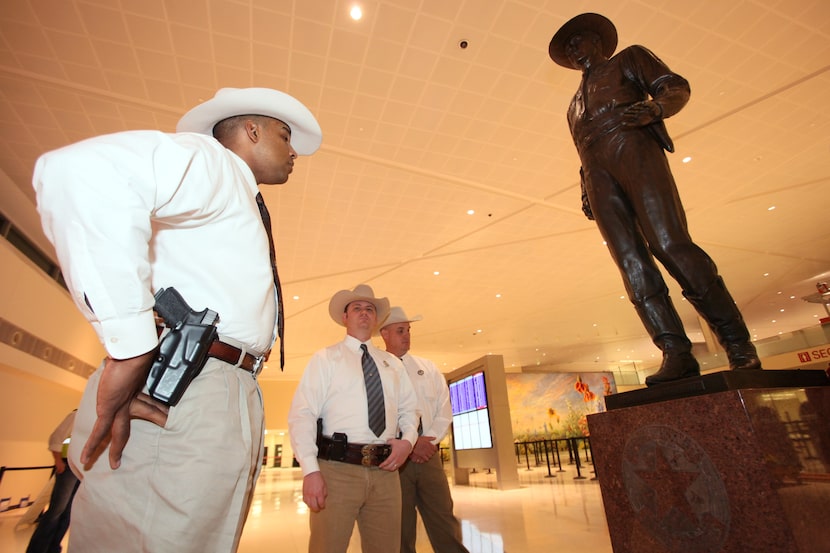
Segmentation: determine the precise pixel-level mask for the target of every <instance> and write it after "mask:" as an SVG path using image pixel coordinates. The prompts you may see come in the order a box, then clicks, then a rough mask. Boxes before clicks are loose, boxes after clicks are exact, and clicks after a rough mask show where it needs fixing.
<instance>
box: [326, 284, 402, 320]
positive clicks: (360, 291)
mask: <svg viewBox="0 0 830 553" xmlns="http://www.w3.org/2000/svg"><path fill="white" fill-rule="evenodd" d="M354 301H367V302H369V303H371V304H372V305H374V306H375V312H376V313H377V320H378V322H380V321H383V320H384V319H386V317H388V316H389V298H376V297H375V292H374V290H372V288H371V286H369V285H368V284H358V285H357V286H355V288H354V290H340V291H339V292H337V293H336V294H335V295H333V296H332V297H331V301H329V315H330V316H331V318H332V320H334V322H336V323H337V324H339V325H340V326H345V325H344V324H343V313H345V312H346V307H347V306H348V305H349V304H350V303H352V302H354Z"/></svg>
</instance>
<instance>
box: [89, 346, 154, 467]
mask: <svg viewBox="0 0 830 553" xmlns="http://www.w3.org/2000/svg"><path fill="white" fill-rule="evenodd" d="M154 355H155V350H152V351H148V352H147V353H144V354H142V355H139V356H137V357H131V358H129V359H111V358H108V359H107V360H106V363H105V364H104V370H103V372H102V373H101V380H100V382H99V383H98V396H97V398H96V399H97V402H96V408H95V410H96V414H97V415H98V418H97V420H96V421H95V426H93V427H92V432H91V433H90V435H89V438H88V439H87V441H86V444H84V449H83V451H82V452H81V463H82V464H83V465H84V468H85V469H87V470H88V469H89V468H90V467H91V466H92V464H93V463H95V461H96V460H97V458H98V456H100V455H101V453H102V452H103V451H104V449H105V448H106V447H107V444H109V446H110V453H109V463H110V468H112V469H117V468H118V467H119V466H120V465H121V453H122V452H123V451H124V446H126V445H127V440H129V438H130V419H131V418H132V409H131V406H132V404H133V400H135V398H136V396H137V395H138V393H139V392H140V391H141V389H142V388H143V387H144V384H145V382H146V381H147V373H148V372H149V370H150V365H151V364H152V362H153V356H154ZM148 415H149V414H148ZM154 416H155V417H156V419H158V416H156V415H154ZM140 418H144V417H140ZM165 418H166V417H165ZM148 420H153V419H148ZM153 422H155V420H153Z"/></svg>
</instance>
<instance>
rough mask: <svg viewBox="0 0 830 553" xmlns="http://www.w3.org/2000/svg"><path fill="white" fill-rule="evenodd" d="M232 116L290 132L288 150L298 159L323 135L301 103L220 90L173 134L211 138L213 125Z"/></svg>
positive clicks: (281, 95)
mask: <svg viewBox="0 0 830 553" xmlns="http://www.w3.org/2000/svg"><path fill="white" fill-rule="evenodd" d="M235 115H265V116H268V117H273V118H274V119H279V120H280V121H282V122H283V123H285V124H286V125H288V126H289V128H291V146H293V147H294V149H295V150H296V151H297V153H298V154H300V155H305V156H307V155H311V154H313V153H314V152H316V151H317V148H319V147H320V143H321V142H322V141H323V131H321V130H320V125H319V124H318V123H317V119H315V118H314V115H312V114H311V112H310V111H309V110H308V108H307V107H305V106H304V105H303V104H302V102H300V101H299V100H297V99H296V98H294V97H293V96H289V95H288V94H286V93H285V92H280V91H279V90H273V89H271V88H222V89H219V90H218V91H217V92H216V95H215V96H214V97H213V98H211V99H210V100H208V101H206V102H203V103H201V104H199V105H198V106H196V107H194V108H193V109H191V110H190V111H188V112H187V113H185V114H184V116H183V117H182V118H181V119H180V120H179V124H178V125H176V132H197V133H200V134H208V135H211V136H212V135H213V127H214V126H216V123H218V122H219V121H222V120H223V119H227V118H228V117H233V116H235Z"/></svg>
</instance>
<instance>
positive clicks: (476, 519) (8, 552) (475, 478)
mask: <svg viewBox="0 0 830 553" xmlns="http://www.w3.org/2000/svg"><path fill="white" fill-rule="evenodd" d="M563 469H564V472H552V475H553V476H552V477H549V476H548V470H547V468H532V469H530V470H528V469H527V468H526V467H525V466H520V467H519V481H520V487H519V488H518V489H514V490H504V491H501V490H498V489H496V487H497V484H496V475H495V474H488V473H487V472H478V473H474V474H471V475H470V485H469V486H452V494H453V498H454V500H455V513H456V516H458V518H459V519H460V520H461V524H462V529H463V533H464V544H465V545H466V546H467V548H468V549H469V550H470V553H531V552H534V553H535V552H539V551H556V552H557V553H584V552H586V551H590V552H591V553H611V540H610V538H609V536H608V526H607V525H606V521H605V513H604V511H603V506H602V498H601V495H600V489H599V483H598V482H597V481H596V480H592V479H591V477H592V476H593V475H592V474H591V473H586V472H585V468H584V467H583V469H582V471H581V475H582V476H583V477H585V478H582V479H576V478H575V477H576V476H577V472H576V469H575V468H573V467H572V466H568V465H563ZM589 470H590V469H589ZM24 514H25V511H24V510H22V509H15V510H11V511H7V512H4V513H0V551H3V552H5V553H23V552H24V551H25V550H26V544H27V543H28V540H29V536H30V535H31V533H32V527H31V526H30V525H25V524H20V522H21V520H22V519H23V517H24ZM307 547H308V510H307V509H306V507H305V504H304V503H303V501H302V477H301V474H300V472H299V469H284V468H266V469H264V470H263V471H262V475H261V476H260V479H259V483H258V485H257V489H256V497H255V498H254V504H253V506H252V509H251V513H250V516H249V518H248V522H247V524H246V526H245V530H244V532H243V534H242V542H241V544H240V548H239V553H264V552H272V551H279V552H280V553H305V552H306V551H307ZM64 551H66V549H64ZM359 551H360V537H359V535H358V534H357V531H355V535H354V537H353V539H352V544H351V546H350V547H349V553H358V552H359ZM431 552H432V548H431V547H430V545H429V541H428V540H427V537H426V534H425V531H424V529H423V527H422V526H421V527H420V528H419V537H418V553H431ZM70 553H72V552H70Z"/></svg>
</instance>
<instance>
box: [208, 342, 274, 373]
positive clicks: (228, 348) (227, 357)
mask: <svg viewBox="0 0 830 553" xmlns="http://www.w3.org/2000/svg"><path fill="white" fill-rule="evenodd" d="M208 355H209V356H210V357H215V358H216V359H220V360H222V361H224V362H225V363H230V364H231V365H234V366H237V367H239V368H240V369H243V370H246V371H248V372H249V373H253V374H254V375H256V374H257V373H258V372H259V370H260V369H261V368H262V360H263V358H262V357H256V356H254V355H252V354H250V353H246V354H245V357H242V350H241V349H239V348H238V347H236V346H232V345H230V344H226V343H225V342H221V341H219V340H214V341H213V343H211V344H210V347H209V348H208ZM240 358H241V359H242V362H241V363H240V362H239V360H240Z"/></svg>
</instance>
